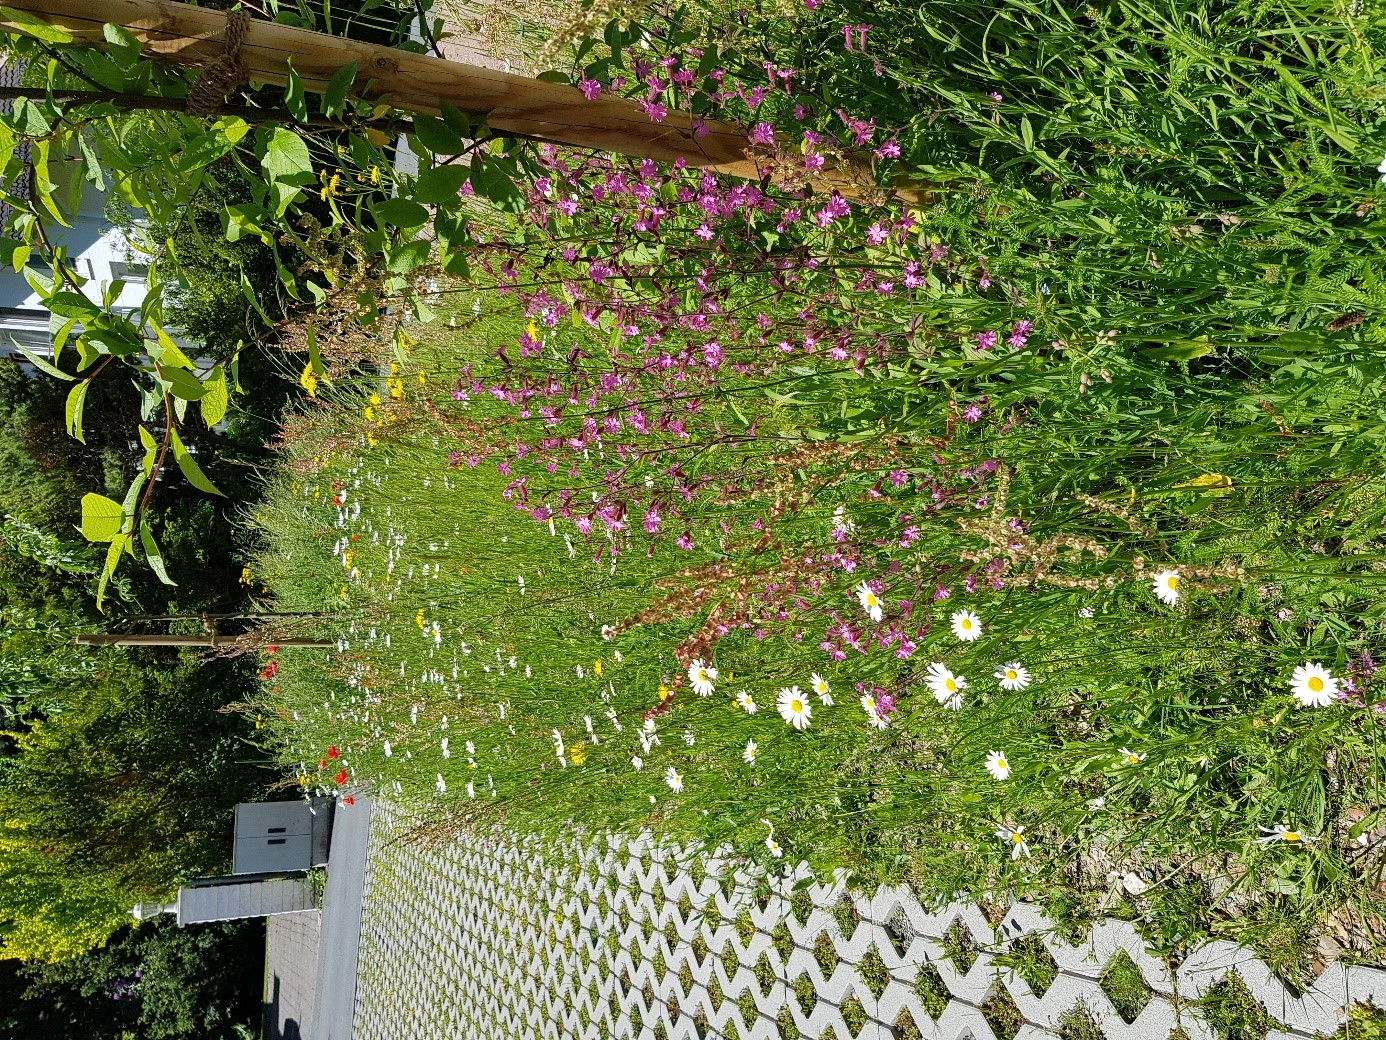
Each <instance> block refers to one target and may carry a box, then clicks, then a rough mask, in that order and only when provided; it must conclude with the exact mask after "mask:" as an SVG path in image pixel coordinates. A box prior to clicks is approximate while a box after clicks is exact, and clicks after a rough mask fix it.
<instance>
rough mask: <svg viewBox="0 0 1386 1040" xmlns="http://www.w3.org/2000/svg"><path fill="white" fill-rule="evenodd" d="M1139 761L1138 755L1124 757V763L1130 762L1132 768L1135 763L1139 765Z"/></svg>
mask: <svg viewBox="0 0 1386 1040" xmlns="http://www.w3.org/2000/svg"><path fill="white" fill-rule="evenodd" d="M1140 760H1141V756H1140V755H1127V756H1126V761H1128V762H1130V763H1131V764H1132V765H1133V766H1134V765H1136V764H1137V763H1139V762H1140Z"/></svg>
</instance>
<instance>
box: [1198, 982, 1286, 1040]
mask: <svg viewBox="0 0 1386 1040" xmlns="http://www.w3.org/2000/svg"><path fill="white" fill-rule="evenodd" d="M1198 1010H1199V1013H1200V1014H1201V1015H1202V1016H1203V1018H1204V1020H1205V1021H1206V1022H1207V1023H1208V1024H1209V1025H1210V1026H1212V1028H1213V1032H1215V1033H1216V1034H1217V1036H1218V1040H1265V1038H1266V1034H1267V1033H1269V1032H1270V1029H1271V1027H1272V1026H1273V1025H1274V1024H1275V1023H1274V1020H1273V1019H1272V1018H1271V1017H1270V1015H1269V1014H1267V1012H1266V1009H1265V1007H1264V1006H1263V1005H1262V1004H1261V1003H1260V1002H1259V1001H1258V1000H1257V999H1256V998H1255V997H1254V996H1252V994H1251V991H1250V990H1249V989H1247V986H1246V983H1245V982H1243V981H1242V978H1241V976H1240V975H1238V974H1237V973H1236V972H1229V973H1228V975H1227V977H1226V978H1225V979H1223V981H1221V982H1219V983H1218V984H1217V985H1216V986H1214V987H1213V988H1212V989H1210V990H1209V991H1208V992H1207V993H1205V994H1204V995H1203V998H1202V999H1201V1000H1199V1002H1198Z"/></svg>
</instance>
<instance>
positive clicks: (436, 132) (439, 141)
mask: <svg viewBox="0 0 1386 1040" xmlns="http://www.w3.org/2000/svg"><path fill="white" fill-rule="evenodd" d="M414 136H415V137H417V138H418V139H419V143H420V144H422V145H423V146H424V147H425V148H427V149H428V150H429V151H430V152H432V153H433V154H435V155H457V154H458V153H459V152H461V151H462V138H461V137H460V136H459V135H458V134H457V133H456V132H454V131H453V129H452V128H451V127H450V126H448V125H447V123H445V122H443V121H442V120H441V119H436V118H434V117H433V116H415V117H414Z"/></svg>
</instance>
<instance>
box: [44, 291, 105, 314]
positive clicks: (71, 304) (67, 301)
mask: <svg viewBox="0 0 1386 1040" xmlns="http://www.w3.org/2000/svg"><path fill="white" fill-rule="evenodd" d="M43 303H44V306H46V307H47V308H48V309H49V310H50V311H52V312H53V313H54V314H56V315H58V317H60V318H76V319H77V320H78V321H91V320H92V319H93V318H95V317H97V315H99V314H100V313H101V308H100V307H98V306H97V305H96V304H94V303H92V302H91V301H90V300H89V299H87V298H86V297H85V296H83V295H82V294H81V293H75V292H70V291H68V290H66V289H64V290H63V291H62V292H55V293H54V294H53V295H52V296H50V297H48V299H46V300H44V301H43Z"/></svg>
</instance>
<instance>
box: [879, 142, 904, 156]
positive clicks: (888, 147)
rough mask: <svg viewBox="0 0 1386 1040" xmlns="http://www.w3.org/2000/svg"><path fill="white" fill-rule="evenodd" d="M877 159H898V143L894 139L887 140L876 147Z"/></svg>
mask: <svg viewBox="0 0 1386 1040" xmlns="http://www.w3.org/2000/svg"><path fill="white" fill-rule="evenodd" d="M876 158H877V159H898V158H900V145H899V143H898V142H896V141H887V142H886V143H885V144H883V145H881V147H879V148H877V149H876Z"/></svg>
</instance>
